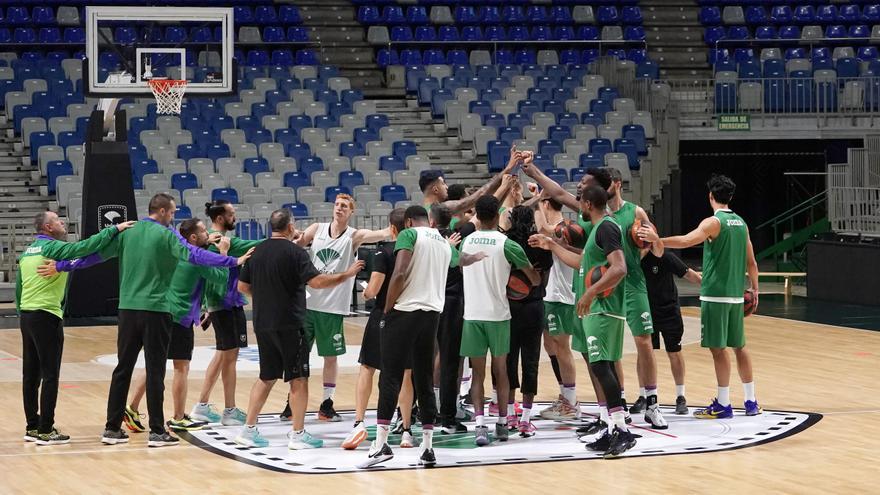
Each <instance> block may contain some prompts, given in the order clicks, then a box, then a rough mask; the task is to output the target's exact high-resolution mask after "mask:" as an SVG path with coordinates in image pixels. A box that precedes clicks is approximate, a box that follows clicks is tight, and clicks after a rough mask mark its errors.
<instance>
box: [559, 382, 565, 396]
mask: <svg viewBox="0 0 880 495" xmlns="http://www.w3.org/2000/svg"><path fill="white" fill-rule="evenodd" d="M559 395H561V396H563V397H564V396H565V385H563V384H561V383H560V384H559Z"/></svg>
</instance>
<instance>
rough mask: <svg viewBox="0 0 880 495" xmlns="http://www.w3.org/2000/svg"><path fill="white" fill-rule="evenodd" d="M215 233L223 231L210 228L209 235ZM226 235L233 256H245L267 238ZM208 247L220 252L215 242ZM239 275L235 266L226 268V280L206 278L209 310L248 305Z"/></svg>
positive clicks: (230, 253)
mask: <svg viewBox="0 0 880 495" xmlns="http://www.w3.org/2000/svg"><path fill="white" fill-rule="evenodd" d="M213 233H220V234H222V232H220V231H218V230H214V229H208V234H209V235H210V234H213ZM226 237H229V251H228V252H227V253H226V255H227V256H232V257H233V258H238V257H239V256H244V254H245V253H246V252H248V250H249V249H250V248H252V247H255V246H257V245H259V244H260V243H261V242H263V241H264V240H265V239H257V240H254V241H246V240H244V239H240V238H238V237H235V236H226ZM206 249H207V250H209V251H211V252H212V253H219V252H220V251H219V250H218V249H217V246H216V245H215V244H210V245H208V247H207V248H206ZM238 275H239V268H238V267H235V268H229V269H228V270H226V280H216V279H215V280H211V279H206V282H205V301H206V304H207V306H208V311H212V312H213V311H222V310H229V309H232V308H242V307H244V306H246V305H247V303H248V300H247V298H246V297H244V294H242V293H241V292H239V291H238ZM184 326H186V325H184Z"/></svg>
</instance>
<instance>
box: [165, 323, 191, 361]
mask: <svg viewBox="0 0 880 495" xmlns="http://www.w3.org/2000/svg"><path fill="white" fill-rule="evenodd" d="M192 357H193V328H192V325H190V326H188V327H185V326H183V325H181V324H180V323H177V322H174V323H172V324H171V343H170V344H168V359H172V360H181V361H192Z"/></svg>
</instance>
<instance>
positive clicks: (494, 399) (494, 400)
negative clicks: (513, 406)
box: [492, 388, 498, 404]
mask: <svg viewBox="0 0 880 495" xmlns="http://www.w3.org/2000/svg"><path fill="white" fill-rule="evenodd" d="M492 403H493V404H498V391H497V390H495V389H494V388H493V389H492Z"/></svg>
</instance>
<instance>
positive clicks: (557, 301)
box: [535, 193, 580, 421]
mask: <svg viewBox="0 0 880 495" xmlns="http://www.w3.org/2000/svg"><path fill="white" fill-rule="evenodd" d="M562 222H563V217H562V204H561V203H560V202H558V201H557V200H555V199H553V198H552V197H550V196H549V195H547V194H543V193H542V195H541V200H540V202H539V203H538V211H537V212H535V226H536V227H537V228H538V233H540V234H542V235H546V236H553V237H555V236H556V234H555V229H556V226H557V225H559V224H560V223H562ZM573 279H574V269H573V268H572V267H570V266H568V265H566V264H565V263H564V262H563V261H562V260H560V259H559V257H557V256H556V255H555V254H554V255H553V267H552V268H551V269H550V277H549V278H548V279H547V291H546V295H545V296H544V317H545V319H546V322H545V333H544V338H545V347H546V348H548V349H549V350H552V351H554V355H553V356H552V357H555V358H556V360H557V363H558V365H557V366H558V369H559V378H558V380H559V399H558V400H556V401H555V402H554V403H553V404H552V405H551V406H550V407H548V408H547V409H545V410H543V411H541V417H542V418H544V419H552V420H557V421H561V420H572V419H577V418H578V417H579V416H580V406H579V405H578V401H577V389H576V377H577V373H576V372H575V365H574V359H573V358H572V354H571V336H572V334H574V333H575V332H578V331H580V321H579V320H578V318H577V315H576V314H575V308H574V303H575V300H574V292H573V291H572V290H571V287H572V280H573Z"/></svg>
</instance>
